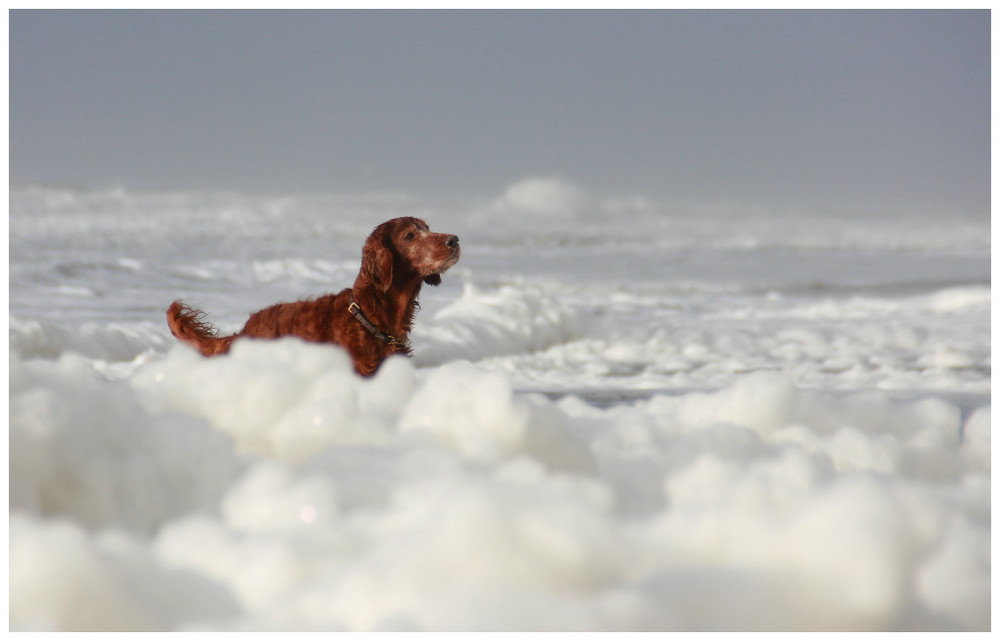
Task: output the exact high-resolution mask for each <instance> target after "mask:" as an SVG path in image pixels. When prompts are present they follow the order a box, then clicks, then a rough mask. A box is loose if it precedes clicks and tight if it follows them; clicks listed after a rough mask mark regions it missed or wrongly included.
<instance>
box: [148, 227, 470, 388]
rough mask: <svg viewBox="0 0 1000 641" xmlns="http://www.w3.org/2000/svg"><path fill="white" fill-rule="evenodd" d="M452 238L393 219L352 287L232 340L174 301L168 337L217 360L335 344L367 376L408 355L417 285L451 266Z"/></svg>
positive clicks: (261, 321)
mask: <svg viewBox="0 0 1000 641" xmlns="http://www.w3.org/2000/svg"><path fill="white" fill-rule="evenodd" d="M460 253H461V250H460V247H459V244H458V236H453V235H450V234H435V233H431V231H430V229H429V228H428V227H427V223H425V222H424V221H422V220H420V219H419V218H395V219H393V220H390V221H388V222H385V223H382V224H381V225H379V226H378V227H376V228H375V231H373V232H372V233H371V235H370V236H368V240H367V241H366V242H365V246H364V249H363V250H362V253H361V272H360V273H359V274H358V277H357V279H355V281H354V287H353V288H351V289H345V290H343V291H342V292H340V293H339V294H328V295H326V296H321V297H320V298H317V299H314V300H301V301H298V302H295V303H279V304H277V305H273V306H271V307H267V308H265V309H262V310H260V311H259V312H255V313H253V314H251V316H250V319H249V320H247V322H246V325H244V326H243V329H241V330H240V331H239V333H237V334H233V335H232V336H222V337H220V336H217V335H216V332H215V330H214V329H213V328H212V327H211V326H210V325H208V324H207V323H204V322H203V321H202V320H201V319H202V317H203V316H204V314H203V313H202V312H199V311H197V310H194V309H191V308H190V307H187V306H186V305H184V304H183V303H181V302H180V301H175V302H174V303H173V304H172V305H171V306H170V309H168V310H167V324H168V325H169V326H170V331H171V332H172V333H173V335H174V336H176V337H177V338H178V339H180V340H181V341H183V342H185V343H188V344H190V345H193V346H194V347H195V348H196V349H197V350H198V351H199V352H201V353H202V354H204V355H205V356H214V355H216V354H224V353H226V352H228V351H229V347H230V345H232V342H233V341H234V340H236V339H237V338H242V337H249V338H278V337H280V336H298V337H299V338H303V339H305V340H307V341H315V342H317V343H336V344H338V345H341V346H342V347H344V348H345V349H346V350H347V351H348V353H350V355H351V357H352V358H353V359H354V369H355V370H357V371H358V373H360V374H362V375H364V376H370V375H371V374H373V373H374V372H375V370H376V369H378V366H379V365H380V364H381V363H382V361H384V360H385V359H386V358H387V357H388V356H390V355H391V354H396V353H402V354H407V355H409V353H410V344H409V338H408V335H409V333H410V329H411V328H412V327H413V314H414V312H415V311H416V305H417V296H418V295H419V294H420V287H421V285H422V284H423V283H427V284H428V285H438V284H440V283H441V274H443V273H444V272H445V271H447V270H448V268H449V267H451V266H452V265H454V264H455V263H456V262H458V257H459V254H460Z"/></svg>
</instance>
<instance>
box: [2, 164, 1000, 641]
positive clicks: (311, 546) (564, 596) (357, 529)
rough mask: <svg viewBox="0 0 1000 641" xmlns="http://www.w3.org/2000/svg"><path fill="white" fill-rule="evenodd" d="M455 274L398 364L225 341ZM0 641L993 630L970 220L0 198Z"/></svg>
mask: <svg viewBox="0 0 1000 641" xmlns="http://www.w3.org/2000/svg"><path fill="white" fill-rule="evenodd" d="M403 215H407V216H418V217H421V218H424V219H425V220H427V222H428V223H429V224H430V226H431V228H432V230H435V231H443V232H450V233H454V234H457V235H458V236H460V237H461V239H462V259H461V261H460V262H459V263H458V265H456V266H455V267H454V268H452V270H450V271H449V272H448V273H447V274H445V276H444V283H443V284H442V285H441V286H440V287H438V288H430V287H425V288H424V291H423V293H422V295H421V310H420V312H419V313H418V316H417V323H416V328H415V330H414V333H413V335H412V342H413V345H414V357H413V358H412V359H402V358H399V359H390V360H389V361H387V362H386V363H385V365H384V366H383V368H382V369H381V370H380V371H379V373H378V374H377V376H375V377H374V378H372V379H369V380H362V379H359V378H358V377H356V376H355V375H354V374H353V373H352V370H351V366H350V363H349V362H348V359H347V358H346V356H345V355H344V354H343V353H342V352H341V351H340V350H339V349H337V348H335V347H329V346H317V345H308V344H305V343H302V342H299V341H297V340H294V339H287V340H281V341H271V342H267V341H245V342H243V343H238V344H237V345H236V347H235V348H234V350H233V352H232V353H231V354H230V355H228V356H225V357H220V358H215V359H203V358H201V357H200V356H197V355H196V354H195V353H194V352H192V351H191V350H190V349H188V348H187V347H185V346H182V345H179V344H178V343H177V342H176V341H175V340H174V339H173V337H171V336H170V334H169V331H168V330H167V327H166V324H165V316H164V312H165V310H166V307H167V306H168V305H169V303H170V302H171V301H173V300H175V299H177V298H181V299H184V300H185V301H186V302H188V303H190V304H192V305H193V306H195V307H198V308H201V309H203V310H205V311H207V312H209V313H210V317H209V318H210V320H211V321H212V322H213V323H215V324H216V326H217V327H219V328H220V329H221V330H223V331H226V332H229V331H235V330H236V329H238V328H239V327H240V326H241V325H242V323H243V322H244V321H245V319H246V317H247V315H248V314H249V312H251V311H253V310H255V309H259V308H261V307H264V306H266V305H269V304H271V303H274V302H277V301H281V300H295V299H298V298H302V297H308V296H316V295H320V294H323V293H326V292H331V291H338V290H339V289H341V288H343V287H346V286H349V285H350V284H351V282H353V279H354V276H355V275H356V273H357V270H358V266H359V264H360V251H361V244H362V242H363V240H364V238H365V236H366V235H367V233H368V232H369V231H370V230H371V229H372V228H373V227H374V226H375V225H377V224H378V223H380V222H382V221H384V220H387V219H389V218H394V217H396V216H403ZM9 234H10V265H9V267H10V283H9V294H10V316H9V328H10V338H9V347H10V350H9V354H10V356H9V360H10V433H9V446H10V603H9V605H10V626H11V628H12V629H14V630H265V631H274V630H345V631H346V630H364V631H371V630H374V631H409V630H427V631H494V630H498V631H521V630H593V631H616V630H669V631H690V630H989V629H990V625H991V624H990V596H991V595H990V571H991V547H990V529H991V526H990V523H991V521H990V514H991V510H990V496H991V495H990V434H991V402H990V390H991V384H990V381H991V371H990V367H991V366H990V363H991V358H990V301H991V294H990V250H991V245H990V222H989V220H988V219H986V218H985V217H982V218H975V217H969V216H963V215H958V214H954V213H952V212H947V211H944V212H935V213H933V214H931V213H926V212H922V213H916V212H907V211H895V212H890V211H885V212H881V213H879V214H878V215H873V214H871V213H860V212H859V213H852V212H850V211H844V210H837V211H832V210H831V211H823V210H822V209H814V210H812V211H801V210H796V211H793V210H774V209H764V208H754V207H743V206H740V205H739V204H730V205H713V206H707V205H704V204H699V203H678V202H667V201H663V200H657V199H653V198H647V197H642V196H628V197H607V196H598V195H595V194H592V193H588V192H587V191H586V190H584V189H582V188H580V187H578V186H574V185H571V184H567V183H565V182H561V181H558V180H553V179H546V178H531V179H526V180H523V181H520V182H517V183H514V184H512V185H510V186H509V187H508V188H507V189H506V190H504V191H503V192H502V193H499V194H492V195H485V196H457V195H449V196H439V197H436V196H416V195H412V194H401V193H374V194H365V195H344V194H325V195H316V194H311V195H310V194H299V195H287V196H280V197H279V196H269V197H264V196H250V195H241V194H231V193H136V192H129V191H122V190H117V191H78V190H77V191H74V190H65V189H53V188H42V187H14V188H12V189H11V195H10V216H9Z"/></svg>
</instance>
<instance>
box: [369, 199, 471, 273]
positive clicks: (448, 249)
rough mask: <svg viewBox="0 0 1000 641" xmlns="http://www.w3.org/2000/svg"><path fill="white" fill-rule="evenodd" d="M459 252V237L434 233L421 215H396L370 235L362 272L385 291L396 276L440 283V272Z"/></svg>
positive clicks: (446, 269)
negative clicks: (402, 216)
mask: <svg viewBox="0 0 1000 641" xmlns="http://www.w3.org/2000/svg"><path fill="white" fill-rule="evenodd" d="M460 255H461V247H460V246H459V244H458V236H455V235H453V234H438V233H434V232H432V231H431V230H430V228H429V227H428V226H427V223H425V222H424V221H422V220H420V219H419V218H411V217H405V218H394V219H392V220H390V221H387V222H384V223H382V224H381V225H379V226H378V227H376V228H375V230H374V231H373V232H372V233H371V235H369V236H368V240H366V241H365V246H364V249H363V250H362V252H361V273H362V275H364V276H366V277H367V278H368V279H369V280H370V281H371V282H372V283H373V284H374V285H376V286H377V287H379V288H380V289H382V290H383V291H387V290H388V289H389V288H390V287H391V286H392V283H393V280H394V279H410V278H418V279H421V280H423V281H424V282H425V283H427V284H428V285H440V284H441V274H443V273H444V272H446V271H448V268H450V267H451V266H452V265H454V264H455V263H457V262H458V258H459V256H460Z"/></svg>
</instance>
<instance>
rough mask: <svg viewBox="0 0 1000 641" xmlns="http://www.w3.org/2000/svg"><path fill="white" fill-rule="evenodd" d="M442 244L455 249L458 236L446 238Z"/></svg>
mask: <svg viewBox="0 0 1000 641" xmlns="http://www.w3.org/2000/svg"><path fill="white" fill-rule="evenodd" d="M444 244H445V245H447V246H448V247H451V248H452V249H455V248H456V247H458V236H448V240H446V241H444Z"/></svg>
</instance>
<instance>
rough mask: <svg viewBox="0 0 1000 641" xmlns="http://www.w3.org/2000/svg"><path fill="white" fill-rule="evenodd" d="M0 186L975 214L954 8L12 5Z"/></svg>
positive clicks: (977, 105) (977, 130)
mask: <svg viewBox="0 0 1000 641" xmlns="http://www.w3.org/2000/svg"><path fill="white" fill-rule="evenodd" d="M9 25H10V180H11V183H12V184H21V183H27V182H40V183H46V184H62V185H76V186H85V187H98V188H100V187H115V186H122V187H126V188H134V189H178V188H179V189H187V188H198V189H201V188H209V189H214V188H221V189H236V190H243V191H251V192H276V191H277V192H281V191H292V190H308V191H330V190H351V191H358V190H368V189H407V190H413V191H418V192H459V193H487V194H489V193H494V192H498V191H499V190H500V189H502V188H503V186H504V185H506V184H508V183H510V182H512V181H515V180H518V179H521V178H524V177H527V176H559V177H562V178H565V179H567V180H571V181H575V182H578V183H579V184H581V185H583V186H584V187H586V188H588V189H592V190H594V191H598V192H602V193H617V194H627V193H633V192H638V193H644V194H649V195H652V196H657V197H676V198H680V199H696V200H710V201H719V200H723V201H739V202H759V203H769V204H789V203H803V202H804V203H842V204H843V203H846V204H850V203H861V204H902V205H904V206H906V205H918V204H919V205H929V206H932V207H937V208H947V207H961V208H966V209H972V210H974V211H981V212H984V213H985V212H987V211H988V208H989V189H990V177H989V162H990V75H989V74H990V24H989V14H988V12H986V11H973V12H804V11H795V12H731V11H722V12H678V11H653V12H423V11H420V12H347V11H329V12H259V11H258V12H80V11H70V12H60V11H55V12H53V11H13V12H12V13H10V22H9Z"/></svg>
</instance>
